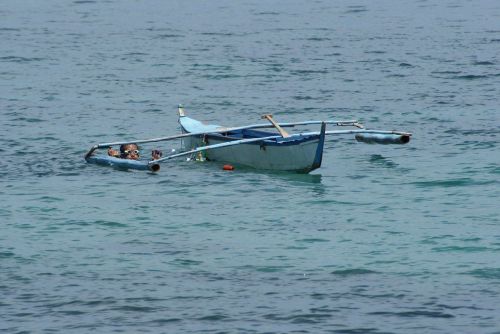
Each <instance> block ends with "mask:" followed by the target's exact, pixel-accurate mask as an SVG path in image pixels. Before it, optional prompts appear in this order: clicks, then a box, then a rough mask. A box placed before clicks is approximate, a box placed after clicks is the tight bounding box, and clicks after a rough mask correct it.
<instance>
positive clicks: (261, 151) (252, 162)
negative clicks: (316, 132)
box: [183, 136, 322, 173]
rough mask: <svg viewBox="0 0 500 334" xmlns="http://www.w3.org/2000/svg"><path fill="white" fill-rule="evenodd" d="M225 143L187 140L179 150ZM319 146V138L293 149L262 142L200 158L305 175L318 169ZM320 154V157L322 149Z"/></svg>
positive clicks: (286, 144)
mask: <svg viewBox="0 0 500 334" xmlns="http://www.w3.org/2000/svg"><path fill="white" fill-rule="evenodd" d="M225 142H228V139H226V138H222V139H218V138H214V137H213V136H207V137H206V139H205V140H204V139H203V138H193V137H191V138H189V139H184V140H183V149H184V150H191V149H193V148H196V147H200V146H205V145H214V144H219V143H225ZM319 144H320V140H319V138H318V139H314V140H307V141H303V142H301V143H298V144H293V145H291V144H290V143H287V142H283V143H279V142H278V143H274V142H273V143H267V142H265V141H264V142H262V143H250V144H242V145H235V146H229V147H224V148H220V149H217V150H208V151H206V152H204V154H203V156H204V158H206V159H207V160H210V161H220V162H227V163H233V164H239V165H243V166H248V167H252V168H258V169H267V170H275V171H294V172H303V173H307V172H310V171H312V170H313V169H316V168H318V167H319V166H320V165H321V157H319V158H318V157H317V153H318V146H319ZM320 154H322V148H321V153H320ZM318 159H319V161H318ZM318 162H319V163H318Z"/></svg>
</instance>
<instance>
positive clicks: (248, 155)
mask: <svg viewBox="0 0 500 334" xmlns="http://www.w3.org/2000/svg"><path fill="white" fill-rule="evenodd" d="M178 113H179V123H180V125H181V129H182V133H181V134H178V135H173V136H168V137H159V138H152V139H144V140H129V141H122V142H110V143H102V144H97V145H95V146H93V147H92V148H91V149H90V150H89V151H88V152H87V154H86V155H85V160H86V161H87V162H88V163H93V164H98V165H106V166H114V167H118V168H123V169H138V170H150V171H153V172H157V171H159V170H160V163H163V162H165V161H168V160H172V159H175V158H179V157H185V156H195V155H199V154H200V153H202V154H203V160H211V161H220V162H226V163H232V164H238V165H243V166H248V167H252V168H256V169H263V170H275V171H291V172H299V173H309V172H310V171H312V170H315V169H317V168H319V167H320V166H321V161H322V157H323V148H324V143H325V140H326V138H327V136H330V135H355V138H356V140H357V141H359V142H364V143H369V144H406V143H408V142H409V141H410V138H411V135H412V134H411V133H408V132H401V131H383V130H367V129H365V128H364V126H363V125H362V124H360V123H359V122H358V121H356V120H348V121H305V122H294V123H276V122H275V121H274V119H273V118H272V115H263V116H262V118H265V119H267V120H268V121H269V122H270V124H268V123H264V124H252V125H247V126H239V127H223V126H219V125H210V124H204V123H202V122H200V121H197V120H195V119H193V118H190V117H187V116H186V114H185V112H184V109H183V108H182V106H181V105H179V108H178ZM315 124H318V125H321V129H320V131H319V132H302V133H292V134H289V133H288V132H287V131H285V130H284V128H289V127H296V126H301V125H315ZM327 125H333V126H338V127H351V129H347V130H331V131H326V126H327ZM266 128H275V129H277V130H278V132H279V134H275V133H272V132H267V131H263V130H261V129H266ZM178 139H180V140H182V145H181V146H182V151H181V152H179V153H172V154H170V155H168V156H165V157H162V158H159V159H156V160H149V161H146V160H128V159H122V158H116V157H112V156H108V155H104V154H101V155H96V154H95V152H96V150H98V149H102V148H106V149H107V148H109V147H113V146H117V145H125V144H132V143H133V144H145V143H153V142H164V141H171V140H178Z"/></svg>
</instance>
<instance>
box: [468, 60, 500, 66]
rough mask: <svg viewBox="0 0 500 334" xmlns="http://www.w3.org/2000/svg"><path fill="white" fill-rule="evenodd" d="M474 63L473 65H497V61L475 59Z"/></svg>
mask: <svg viewBox="0 0 500 334" xmlns="http://www.w3.org/2000/svg"><path fill="white" fill-rule="evenodd" d="M472 64H473V65H479V66H483V65H495V63H493V62H491V61H475V62H473V63H472Z"/></svg>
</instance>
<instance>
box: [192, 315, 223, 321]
mask: <svg viewBox="0 0 500 334" xmlns="http://www.w3.org/2000/svg"><path fill="white" fill-rule="evenodd" d="M227 318H228V317H227V316H225V315H222V314H213V315H207V316H204V317H201V318H198V319H197V320H202V321H220V320H226V319H227Z"/></svg>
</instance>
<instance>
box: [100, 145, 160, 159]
mask: <svg viewBox="0 0 500 334" xmlns="http://www.w3.org/2000/svg"><path fill="white" fill-rule="evenodd" d="M108 155H109V156H111V157H115V158H121V159H130V160H139V146H137V144H133V143H132V144H123V145H121V146H120V152H118V151H117V150H114V149H113V148H112V147H109V148H108ZM162 156H163V153H162V152H161V151H160V150H153V151H152V152H151V160H158V159H160V158H161V157H162Z"/></svg>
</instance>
